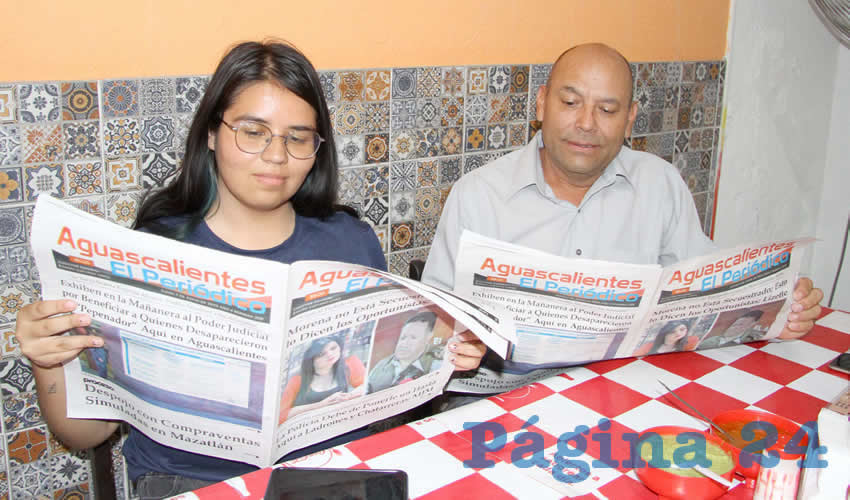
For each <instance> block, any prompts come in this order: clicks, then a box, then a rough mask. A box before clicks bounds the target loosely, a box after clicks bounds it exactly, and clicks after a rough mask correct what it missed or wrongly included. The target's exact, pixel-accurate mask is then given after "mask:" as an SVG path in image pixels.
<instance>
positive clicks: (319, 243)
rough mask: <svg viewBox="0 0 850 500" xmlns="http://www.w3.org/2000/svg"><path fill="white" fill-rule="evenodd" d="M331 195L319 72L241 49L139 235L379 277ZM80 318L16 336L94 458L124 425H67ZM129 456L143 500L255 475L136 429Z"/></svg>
mask: <svg viewBox="0 0 850 500" xmlns="http://www.w3.org/2000/svg"><path fill="white" fill-rule="evenodd" d="M336 192H337V162H336V149H335V147H334V141H333V135H332V130H331V122H330V117H329V115H328V111H327V105H326V103H325V99H324V94H323V92H322V88H321V86H320V83H319V78H318V75H317V74H316V70H315V69H314V68H313V66H312V65H311V64H310V62H309V61H308V60H307V58H306V57H305V56H304V55H303V54H301V53H300V52H299V51H298V50H296V49H295V48H293V47H291V46H289V45H286V44H283V43H276V42H268V43H256V42H248V43H242V44H239V45H237V46H235V47H234V48H233V49H231V50H230V51H229V52H228V53H227V55H225V57H224V58H223V59H222V61H221V62H220V63H219V65H218V68H217V69H216V71H215V73H214V74H213V76H212V79H211V80H210V83H209V85H208V87H207V90H206V93H205V94H204V97H203V99H202V100H201V103H200V105H199V107H198V111H197V112H196V114H195V117H194V119H193V121H192V125H191V127H190V130H189V136H188V139H187V144H186V151H185V155H184V158H183V164H182V167H181V170H180V173H179V175H178V177H177V178H176V179H175V181H174V182H173V183H172V184H170V185H169V186H168V187H166V188H163V189H161V190H159V191H156V192H153V193H152V194H150V196H148V197H147V198H146V199H145V200H144V202H143V203H142V205H141V207H140V208H139V211H138V217H137V220H136V224H135V228H137V229H140V230H144V231H150V232H152V233H156V234H160V235H163V236H168V237H172V238H176V239H180V240H182V241H185V242H188V243H193V244H197V245H201V246H205V247H209V248H214V249H217V250H223V251H226V252H231V253H235V254H240V255H250V256H254V257H259V258H265V259H270V260H276V261H279V262H285V263H290V262H294V261H297V260H304V259H324V260H336V261H342V262H350V263H357V264H363V265H367V266H371V267H375V268H379V269H385V268H386V263H385V260H384V256H383V253H382V249H381V247H380V244H379V243H378V240H377V238H376V236H375V234H374V232H373V231H372V230H371V229H370V228H369V226H368V225H367V224H365V223H363V222H360V221H359V220H357V219H356V218H355V217H352V216H350V215H349V214H347V213H344V212H342V211H338V210H337V208H336V205H335V202H336ZM75 308H76V304H75V303H74V302H73V301H70V300H51V301H40V302H35V303H33V304H30V305H28V306H26V307H24V308H23V309H21V311H20V312H19V313H18V318H17V326H16V332H15V335H16V337H17V339H18V342H19V343H20V345H21V351H22V352H23V354H24V355H26V356H27V357H28V358H29V359H30V361H32V365H33V373H34V376H35V379H36V390H37V391H38V397H39V403H40V405H41V410H42V414H43V415H44V417H45V420H46V421H47V424H48V426H49V427H50V430H51V432H52V433H53V434H54V435H55V436H56V437H57V438H58V439H59V440H60V441H62V442H63V443H65V444H66V445H68V446H70V447H72V448H89V447H92V446H96V445H98V444H100V443H101V442H103V441H104V440H105V439H107V438H108V437H109V436H110V435H111V434H112V433H113V432H114V431H115V430H116V428H117V427H118V425H119V423H118V422H113V421H104V420H84V419H69V418H67V417H66V411H65V378H64V374H63V371H62V363H64V362H66V361H68V360H71V359H73V358H74V357H76V356H77V355H79V354H80V352H81V351H82V350H83V349H86V348H88V347H101V346H102V345H103V342H102V340H101V339H100V338H98V337H96V336H85V335H77V336H60V335H59V334H61V333H62V332H64V331H67V330H69V329H71V328H73V327H76V326H86V325H88V324H90V322H91V318H90V317H89V316H88V315H86V314H79V313H77V314H63V313H72V312H73V311H74V309H75ZM465 335H470V334H468V333H467V334H465ZM467 340H469V341H470V342H467ZM450 349H451V350H453V352H454V353H455V354H454V358H453V360H454V363H455V365H456V366H457V367H459V368H460V369H469V368H475V367H476V366H478V363H479V362H480V358H481V356H482V355H483V352H484V349H483V347H482V346H481V344H480V343H478V342H476V341H475V340H474V339H473V338H472V337H471V336H469V337H461V340H460V341H458V342H455V343H454V349H452V347H451V346H450ZM351 437H352V436H350V435H349V436H348V439H351ZM334 444H337V443H336V442H333V440H331V441H327V442H325V443H320V445H317V447H316V448H315V450H318V449H321V445H324V446H325V447H326V446H330V445H334ZM301 451H303V450H301ZM311 451H314V450H311ZM124 456H125V458H126V462H127V467H128V470H129V474H130V478H131V479H132V480H133V481H136V482H137V493H139V495H140V496H141V497H142V498H157V497H164V496H169V495H175V494H177V493H179V492H182V491H186V490H190V489H194V488H197V487H200V486H203V485H204V481H220V480H223V479H226V478H229V477H233V476H237V475H241V474H244V473H246V472H248V471H250V470H253V469H254V467H253V466H250V465H247V464H244V463H239V462H233V461H228V460H222V459H218V458H214V457H209V456H205V455H198V454H194V453H188V452H185V451H181V450H177V449H174V448H170V447H167V446H163V445H161V444H159V443H157V442H156V441H153V440H151V439H149V438H148V437H147V436H145V435H143V434H141V433H140V432H138V431H136V430H135V429H131V430H130V435H129V437H128V439H127V441H126V443H125V445H124Z"/></svg>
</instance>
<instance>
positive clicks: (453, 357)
mask: <svg viewBox="0 0 850 500" xmlns="http://www.w3.org/2000/svg"><path fill="white" fill-rule="evenodd" d="M449 361H451V362H452V363H454V362H456V361H457V357H456V356H452V357H450V358H449Z"/></svg>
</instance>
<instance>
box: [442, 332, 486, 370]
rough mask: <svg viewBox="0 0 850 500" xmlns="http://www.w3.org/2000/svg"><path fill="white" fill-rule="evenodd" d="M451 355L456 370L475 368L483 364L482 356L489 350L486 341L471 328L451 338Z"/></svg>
mask: <svg viewBox="0 0 850 500" xmlns="http://www.w3.org/2000/svg"><path fill="white" fill-rule="evenodd" d="M449 351H451V352H452V355H451V356H450V357H449V359H450V360H451V362H452V363H454V365H455V370H456V371H464V370H474V369H476V368H478V365H480V364H481V358H483V357H484V353H486V352H487V346H486V345H484V342H481V340H480V339H479V338H478V337H477V336H476V335H475V334H474V333H472V332H470V331H469V330H466V331H464V332H461V333H459V334H457V335H455V336H454V337H452V338H451V339H450V340H449Z"/></svg>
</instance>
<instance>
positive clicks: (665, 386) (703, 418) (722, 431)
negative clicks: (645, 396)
mask: <svg viewBox="0 0 850 500" xmlns="http://www.w3.org/2000/svg"><path fill="white" fill-rule="evenodd" d="M658 383H659V384H661V385H662V386H664V388H665V389H667V392H669V393H670V394H672V395H674V396H676V399H678V400H679V401H681V402H682V403H683V404H684V405H685V406H687V407H688V408H690V409H691V410H693V411H694V412H696V414H697V415H699V416H700V418H701V419H702V420H703V421H704V422H705V423H707V424H708V425H710V426H712V427H714V428H715V429H717V431H718V432H720V433H721V434H723V435H724V436H726V440H727V441H729V444H732V445H733V446H734V443H735V438H734V437H732V435H731V434H729V433H728V432H726V431H725V430H723V428H722V427H720V426H719V425H717V424H715V423H714V422H712V421H711V419H710V418H708V417H706V416H705V415H703V413H702V412H701V411H699V410H697V409H696V408H694V407H693V406H691V405H690V403H688V402H687V401H685V400H684V399H682V398H680V397H679V395H678V394H676V393H675V392H673V389H671V388H669V387H667V385H666V384H665V383H664V382H662V381H661V380H659V381H658Z"/></svg>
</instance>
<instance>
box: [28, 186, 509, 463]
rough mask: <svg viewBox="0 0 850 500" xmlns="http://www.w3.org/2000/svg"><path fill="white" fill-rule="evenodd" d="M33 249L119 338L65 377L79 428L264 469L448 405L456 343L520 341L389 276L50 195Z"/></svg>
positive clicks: (94, 327) (501, 325) (53, 287)
mask: <svg viewBox="0 0 850 500" xmlns="http://www.w3.org/2000/svg"><path fill="white" fill-rule="evenodd" d="M31 242H32V248H33V252H34V256H35V261H36V265H37V266H38V271H39V273H40V276H41V281H42V295H43V297H44V298H45V299H59V298H63V297H64V298H71V299H74V300H75V301H76V302H77V303H78V304H79V308H78V310H79V311H81V312H86V313H89V314H90V315H91V317H92V320H93V321H92V324H91V326H89V327H87V328H79V329H76V331H74V332H70V333H71V334H74V333H78V334H94V335H99V336H101V337H102V338H103V340H104V347H102V348H91V349H86V350H84V351H83V352H82V353H81V354H80V356H79V357H77V358H76V359H75V360H73V361H72V362H70V363H68V364H67V365H66V366H65V378H66V383H65V385H66V387H67V399H68V403H67V407H68V416H69V417H74V418H97V419H114V420H124V421H127V422H129V423H130V424H131V425H133V426H134V427H136V428H137V429H138V430H139V431H141V432H143V433H144V434H146V435H147V436H149V437H151V438H152V439H154V440H156V441H159V442H160V443H163V444H165V445H168V446H172V447H176V448H181V449H184V450H188V451H191V452H195V453H202V454H206V455H213V456H218V457H223V458H227V459H230V460H238V461H242V462H247V463H250V464H254V465H257V466H265V465H269V464H272V463H274V462H275V461H276V460H277V459H278V458H280V457H282V456H283V455H285V454H287V453H288V452H290V451H292V450H296V449H299V448H303V447H305V446H308V445H311V444H313V443H317V442H320V441H322V440H325V439H328V438H330V437H333V436H335V435H338V434H342V433H344V432H347V431H349V430H352V429H356V428H358V427H361V426H363V425H366V424H368V423H370V422H374V421H377V420H380V419H382V418H386V417H389V416H391V415H394V414H397V413H400V412H402V411H405V410H407V409H410V408H413V407H415V406H418V405H420V404H422V403H423V402H425V401H427V400H428V399H430V398H432V397H434V396H436V395H438V394H439V393H440V392H441V391H442V390H443V388H444V386H445V385H446V382H447V381H448V380H449V377H450V375H451V373H452V370H453V365H452V363H450V362H449V361H448V359H447V358H448V353H447V351H448V349H446V346H447V343H448V340H449V339H450V338H451V337H452V335H453V334H455V333H456V332H459V331H463V330H465V329H469V330H471V331H473V332H474V333H475V334H477V335H478V336H479V337H480V338H481V339H482V340H484V341H485V342H486V343H487V344H488V346H489V347H490V348H491V349H494V350H495V351H497V352H500V353H501V354H503V355H504V354H506V351H507V347H508V345H509V343H511V342H513V341H514V340H515V339H513V338H512V336H513V334H514V333H513V332H514V326H513V325H512V322H511V320H510V318H509V317H506V318H499V317H498V316H497V315H494V313H484V312H483V311H481V310H480V309H478V308H477V307H475V306H473V305H471V304H468V303H466V302H465V301H463V300H460V299H457V298H456V297H453V296H452V295H451V294H447V293H445V292H442V291H439V290H436V289H433V288H430V287H428V286H426V285H423V284H421V283H418V282H415V281H411V280H407V279H404V278H401V277H398V276H395V275H391V274H389V273H386V272H381V271H377V270H374V269H369V268H366V267H363V266H358V265H351V264H344V263H339V262H327V261H301V262H297V263H295V264H293V265H285V264H280V263H277V262H270V261H267V260H261V259H256V258H251V257H242V256H237V255H232V254H228V253H223V252H218V251H214V250H210V249H206V248H202V247H198V246H195V245H189V244H186V243H181V242H178V241H174V240H170V239H166V238H162V237H159V236H154V235H151V234H147V233H143V232H139V231H131V230H129V229H125V228H122V227H119V226H117V225H115V224H111V223H109V222H106V221H104V220H102V219H99V218H97V217H94V216H92V215H89V214H86V213H84V212H81V211H79V210H77V209H74V208H71V207H70V206H68V205H66V204H64V203H62V202H60V201H57V200H55V199H53V198H49V197H47V196H41V197H39V199H38V202H37V204H36V208H35V215H34V217H33V229H32V237H31ZM503 332H507V333H503ZM503 335H504V336H503Z"/></svg>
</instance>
